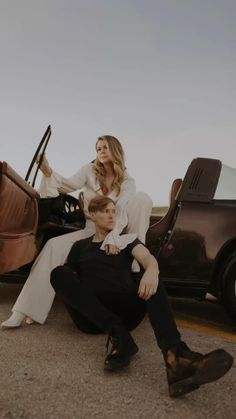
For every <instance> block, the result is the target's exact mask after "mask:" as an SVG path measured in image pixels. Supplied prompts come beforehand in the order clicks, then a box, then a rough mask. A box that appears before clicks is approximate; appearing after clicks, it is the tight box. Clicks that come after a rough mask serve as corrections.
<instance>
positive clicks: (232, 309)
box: [220, 254, 236, 321]
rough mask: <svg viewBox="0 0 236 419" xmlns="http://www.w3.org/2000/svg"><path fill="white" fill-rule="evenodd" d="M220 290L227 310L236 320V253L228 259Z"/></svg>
mask: <svg viewBox="0 0 236 419" xmlns="http://www.w3.org/2000/svg"><path fill="white" fill-rule="evenodd" d="M220 292H221V298H222V303H223V306H224V309H225V311H226V312H227V313H228V314H229V315H230V317H231V318H232V319H233V320H234V321H236V255H235V254H232V255H231V257H230V258H229V259H228V260H227V263H226V264H225V267H224V269H223V272H222V274H221V281H220Z"/></svg>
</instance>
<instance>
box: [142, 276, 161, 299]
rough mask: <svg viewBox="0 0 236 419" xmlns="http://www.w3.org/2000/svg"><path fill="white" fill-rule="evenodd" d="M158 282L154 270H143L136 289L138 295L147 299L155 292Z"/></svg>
mask: <svg viewBox="0 0 236 419" xmlns="http://www.w3.org/2000/svg"><path fill="white" fill-rule="evenodd" d="M158 283H159V277H158V273H157V271H156V270H155V271H154V272H151V270H150V271H149V272H145V273H144V275H143V277H142V279H141V281H140V284H139V289H138V295H139V297H140V298H142V299H143V300H146V301H147V300H149V298H150V297H151V296H152V295H154V294H156V292H157V288H158Z"/></svg>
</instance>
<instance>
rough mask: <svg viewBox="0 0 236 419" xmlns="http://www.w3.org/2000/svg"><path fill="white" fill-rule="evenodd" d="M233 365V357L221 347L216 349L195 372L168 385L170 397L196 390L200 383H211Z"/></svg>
mask: <svg viewBox="0 0 236 419" xmlns="http://www.w3.org/2000/svg"><path fill="white" fill-rule="evenodd" d="M232 365H233V358H232V356H231V355H230V354H228V353H227V352H226V351H224V350H223V349H217V350H216V351H213V352H212V353H211V354H210V355H209V359H206V360H205V361H204V363H203V365H202V366H201V367H199V368H198V369H197V370H196V372H195V374H194V375H192V376H191V377H188V378H186V379H184V380H180V381H177V382H176V383H173V384H171V385H170V386H169V393H170V396H171V397H179V396H182V395H184V394H187V393H190V392H191V391H194V390H197V389H198V388H199V387H200V386H201V385H203V384H207V383H211V382H212V381H216V380H218V379H219V378H221V377H223V375H225V374H226V373H227V372H228V371H229V369H230V368H231V367H232Z"/></svg>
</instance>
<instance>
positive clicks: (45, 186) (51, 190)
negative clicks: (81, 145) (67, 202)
mask: <svg viewBox="0 0 236 419" xmlns="http://www.w3.org/2000/svg"><path fill="white" fill-rule="evenodd" d="M90 171H91V163H89V164H86V165H85V166H83V167H82V168H81V169H80V170H78V172H77V173H75V175H73V176H71V177H69V178H65V177H63V176H61V175H60V174H59V173H57V172H54V171H53V170H52V169H51V173H50V176H46V175H44V176H43V177H42V180H41V183H40V186H39V193H40V195H41V197H42V198H46V197H48V196H57V195H58V194H59V193H69V192H73V191H76V190H78V189H81V188H82V187H83V186H84V185H85V184H86V183H87V179H88V175H89V173H90Z"/></svg>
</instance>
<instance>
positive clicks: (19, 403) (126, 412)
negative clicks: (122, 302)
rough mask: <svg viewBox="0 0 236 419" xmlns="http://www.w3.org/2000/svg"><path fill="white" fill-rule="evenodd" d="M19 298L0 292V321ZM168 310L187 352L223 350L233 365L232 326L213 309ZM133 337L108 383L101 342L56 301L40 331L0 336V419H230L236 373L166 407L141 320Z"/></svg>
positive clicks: (159, 365) (13, 290)
mask: <svg viewBox="0 0 236 419" xmlns="http://www.w3.org/2000/svg"><path fill="white" fill-rule="evenodd" d="M19 291H20V286H19V285H7V284H0V296H1V302H0V320H3V319H5V318H6V317H7V316H8V315H9V311H10V307H11V306H12V303H13V302H14V300H15V298H16V296H17V294H18V293H19ZM172 302H173V306H174V309H175V313H176V317H177V318H178V322H179V324H181V322H186V323H185V324H183V323H182V326H180V331H181V333H182V336H183V338H184V339H185V340H186V341H187V343H188V344H189V345H190V346H191V347H192V348H193V349H195V350H198V351H202V352H208V351H210V350H212V349H214V348H216V347H224V348H225V349H227V350H228V351H230V352H231V353H232V354H233V355H234V357H235V358H236V348H235V342H234V338H233V336H234V331H233V328H234V325H232V323H230V321H229V320H228V319H227V320H226V318H225V317H224V313H223V312H222V310H221V308H220V307H219V306H217V305H212V304H210V303H203V304H200V303H198V302H189V301H186V300H185V301H184V300H178V301H177V300H175V301H172ZM186 313H187V317H186ZM205 321H206V322H207V325H206V324H205V323H204V322H205ZM211 322H214V323H216V324H214V327H213V325H211ZM194 325H195V326H194ZM183 326H186V327H183ZM201 326H202V327H203V326H206V328H207V329H205V330H202V329H201ZM210 330H211V331H210ZM212 330H213V331H212ZM219 331H221V332H223V333H229V334H230V336H229V335H227V336H221V335H219V334H218V332H219ZM133 336H134V338H135V340H136V342H137V343H138V345H139V348H140V351H139V353H138V354H137V356H136V357H135V359H134V360H133V362H132V365H131V366H130V367H129V369H128V370H127V371H126V372H123V373H119V374H115V375H112V374H105V373H104V372H103V367H102V366H103V360H104V356H105V348H104V345H105V340H106V339H105V337H104V336H102V335H98V336H89V335H85V334H83V333H81V332H79V331H78V330H77V329H76V328H75V327H74V325H73V324H72V322H71V320H70V318H69V316H68V315H67V313H66V311H65V309H64V307H63V305H62V303H61V301H60V300H56V301H55V304H54V306H53V309H52V311H51V313H50V316H49V318H48V321H47V323H46V324H45V325H44V326H39V325H31V326H28V325H24V326H23V327H21V328H20V329H18V330H14V331H13V330H12V331H0V339H1V341H0V342H1V345H0V370H1V386H0V418H1V419H2V418H7V419H22V418H23V419H62V418H63V419H77V418H82V419H84V418H85V419H87V418H88V419H90V418H99V419H100V418H101V419H106V418H111V419H113V418H114V419H126V418H127V419H133V418H135V419H136V418H140V419H141V418H143V419H146V418H151V419H152V418H154V419H156V418H158V419H163V418H168V419H179V418H181V417H185V418H186V419H191V418H196V419H200V418H201V419H202V418H209V419H211V418H214V419H222V417H227V418H229V419H234V418H235V411H236V398H235V394H236V367H235V366H234V367H233V368H232V369H231V371H230V372H229V373H228V374H227V375H226V376H225V377H223V378H222V379H221V380H219V381H217V382H215V383H212V384H210V385H207V386H205V387H202V388H201V389H199V390H198V391H195V392H194V393H192V394H189V395H188V396H185V397H183V398H181V399H179V400H173V399H170V398H169V396H168V392H167V384H166V376H165V368H164V366H163V360H162V357H161V354H160V352H159V350H158V349H157V347H156V344H155V341H154V338H153V333H152V330H151V329H150V327H149V323H148V320H147V319H145V320H144V322H143V323H142V324H141V325H140V326H139V327H138V328H137V329H136V330H135V331H134V332H133Z"/></svg>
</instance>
